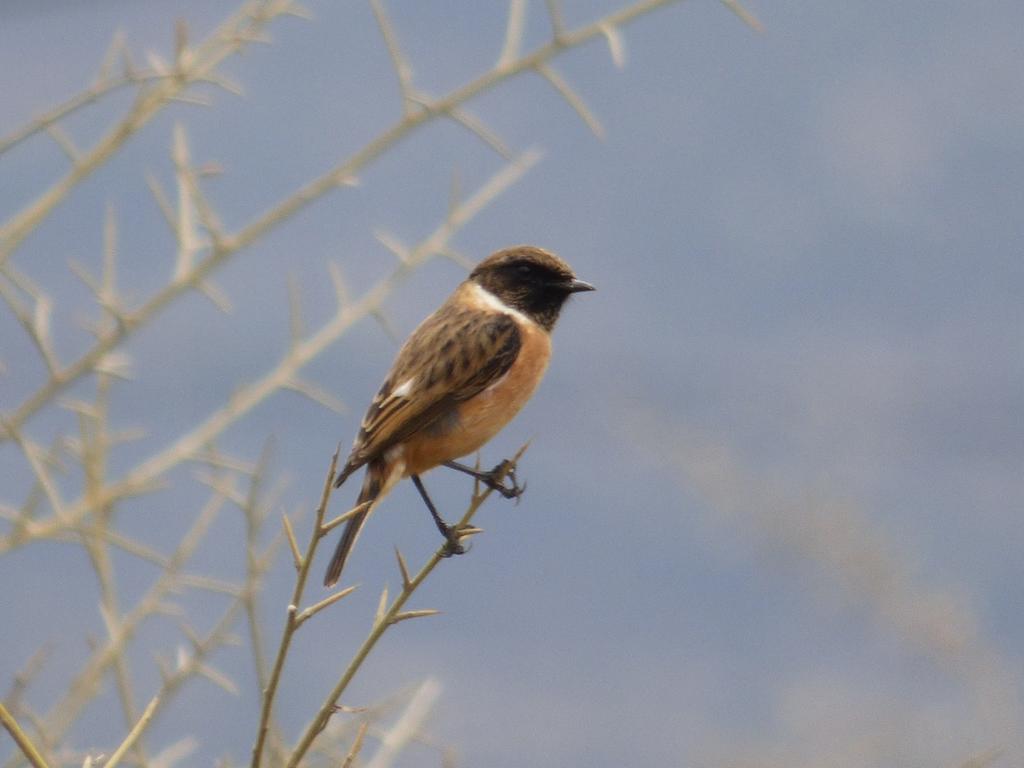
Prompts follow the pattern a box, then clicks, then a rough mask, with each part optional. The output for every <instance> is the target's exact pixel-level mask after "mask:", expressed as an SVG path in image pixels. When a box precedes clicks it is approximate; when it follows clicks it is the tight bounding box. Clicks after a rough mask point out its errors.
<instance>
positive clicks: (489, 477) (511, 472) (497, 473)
mask: <svg viewBox="0 0 1024 768" xmlns="http://www.w3.org/2000/svg"><path fill="white" fill-rule="evenodd" d="M444 465H445V466H446V467H448V468H449V469H454V470H456V471H457V472H464V473H465V474H467V475H469V476H470V477H475V478H476V479H477V480H479V481H480V482H481V483H483V484H484V485H486V486H487V487H488V488H490V489H491V490H492V491H497V492H498V493H500V494H501V495H502V496H504V497H505V498H506V499H518V498H519V497H520V496H522V495H523V492H524V491H525V490H526V483H523V484H522V486H520V485H519V482H518V481H517V480H516V465H515V463H514V462H512V461H510V460H508V459H505V460H504V461H502V462H501V463H500V464H499V465H498V466H496V467H495V468H494V469H492V470H491V471H490V472H481V471H480V470H479V469H473V468H472V467H467V466H466V465H465V464H460V463H459V462H457V461H446V462H445V463H444ZM506 477H507V478H508V480H509V482H510V483H511V484H512V485H511V486H508V485H505V483H504V482H502V480H499V479H498V478H506Z"/></svg>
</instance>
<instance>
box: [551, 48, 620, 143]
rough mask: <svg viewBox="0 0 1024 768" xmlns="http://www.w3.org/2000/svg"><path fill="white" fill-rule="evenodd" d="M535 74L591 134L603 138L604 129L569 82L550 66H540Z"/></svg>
mask: <svg viewBox="0 0 1024 768" xmlns="http://www.w3.org/2000/svg"><path fill="white" fill-rule="evenodd" d="M537 72H539V73H540V75H541V76H542V77H543V78H544V79H545V80H547V81H548V82H549V83H551V85H552V86H553V87H554V89H555V90H556V91H558V93H559V94H561V96H562V98H563V99H565V101H566V103H567V104H568V105H569V106H570V107H572V108H573V109H574V110H575V111H576V114H577V115H579V116H580V119H582V120H583V122H584V123H586V124H587V127H588V128H589V129H590V130H591V132H592V133H593V134H594V135H595V136H597V138H599V139H603V138H604V127H602V125H601V123H600V121H599V120H598V119H597V118H596V117H595V116H594V114H593V113H592V112H591V111H590V109H589V108H588V107H587V105H586V103H585V102H584V101H583V99H582V97H581V96H580V95H579V94H578V93H576V91H574V90H573V89H572V86H571V85H569V82H568V81H567V80H565V78H563V77H562V76H561V75H560V74H558V72H556V71H555V70H554V69H553V68H552V67H551V66H550V65H548V64H541V65H539V66H538V67H537Z"/></svg>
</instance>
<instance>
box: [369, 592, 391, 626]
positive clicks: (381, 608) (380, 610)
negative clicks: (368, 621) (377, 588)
mask: <svg viewBox="0 0 1024 768" xmlns="http://www.w3.org/2000/svg"><path fill="white" fill-rule="evenodd" d="M387 610H388V588H387V585H386V584H385V585H384V589H383V590H382V591H381V593H380V600H379V601H378V602H377V613H376V615H375V616H374V618H373V623H374V624H379V623H380V622H381V619H383V618H384V614H385V613H387Z"/></svg>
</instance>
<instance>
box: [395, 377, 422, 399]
mask: <svg viewBox="0 0 1024 768" xmlns="http://www.w3.org/2000/svg"><path fill="white" fill-rule="evenodd" d="M415 383H416V377H415V376H413V377H412V378H409V379H406V380H405V381H403V382H402V383H401V384H399V385H398V386H397V387H395V388H394V389H393V390H391V397H408V396H409V395H410V394H412V387H413V384H415Z"/></svg>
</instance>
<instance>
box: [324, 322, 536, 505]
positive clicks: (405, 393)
mask: <svg viewBox="0 0 1024 768" xmlns="http://www.w3.org/2000/svg"><path fill="white" fill-rule="evenodd" d="M521 345H522V338H521V335H520V333H519V328H518V326H517V325H516V322H515V320H513V319H512V317H510V316H509V315H505V314H501V313H496V312H481V311H480V310H479V309H462V308H458V307H456V306H453V305H452V304H446V305H445V306H444V307H442V308H441V309H440V310H438V311H437V312H435V313H434V314H433V315H431V316H430V317H428V318H427V319H426V320H424V321H423V323H422V324H421V325H420V327H419V328H417V329H416V330H415V331H414V332H413V334H412V336H410V337H409V339H408V341H406V342H405V344H404V345H403V346H402V349H401V350H399V352H398V357H396V358H395V362H394V365H392V367H391V372H390V373H389V374H388V377H387V379H385V380H384V384H383V385H382V386H381V388H380V391H379V392H377V395H376V396H375V397H374V398H373V402H372V403H370V407H369V409H368V410H367V412H366V416H365V417H364V418H363V423H362V426H361V428H360V430H359V435H358V436H357V437H356V441H355V444H354V445H353V447H352V453H351V454H349V457H348V461H347V462H346V464H345V468H344V469H343V470H342V472H341V474H340V475H339V476H338V481H337V484H338V485H341V483H343V482H344V481H345V478H347V477H348V476H349V475H350V474H352V472H354V471H355V470H357V469H359V467H361V466H363V465H364V464H365V463H366V462H368V461H371V460H372V459H374V458H376V457H378V456H381V455H382V454H383V453H384V452H385V451H387V449H388V448H390V447H391V446H393V445H395V444H397V443H400V442H402V441H403V440H405V439H406V438H408V437H409V436H410V435H412V434H414V433H416V432H419V431H420V430H421V429H425V428H426V427H428V426H430V425H431V424H432V423H434V422H435V421H436V420H438V419H439V418H442V417H443V416H444V415H445V414H446V413H448V412H449V411H450V409H451V408H453V407H454V406H455V405H457V404H458V403H459V402H461V401H463V400H468V399H469V398H471V397H473V396H474V395H476V394H479V393H480V392H482V391H483V390H484V389H486V388H487V387H488V386H489V385H490V384H492V383H493V382H495V381H497V380H498V379H499V378H501V377H502V376H503V375H504V374H505V373H506V372H507V371H508V369H509V368H511V367H512V363H514V362H515V359H516V355H518V354H519V348H520V346H521Z"/></svg>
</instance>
